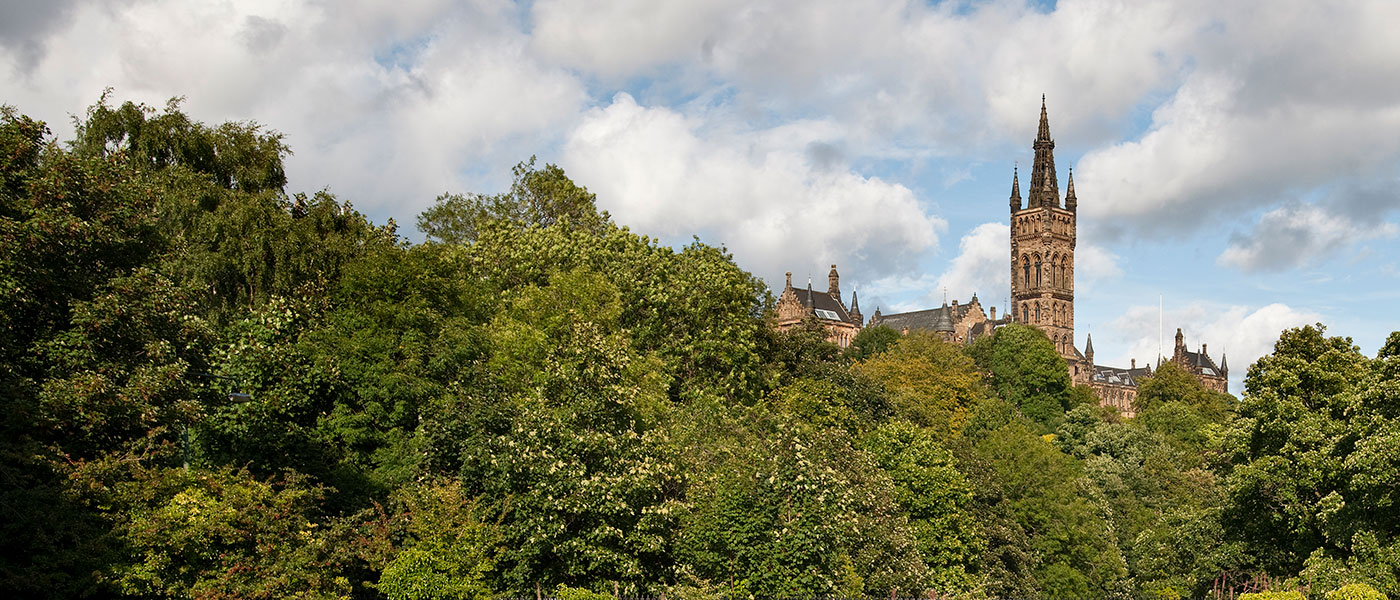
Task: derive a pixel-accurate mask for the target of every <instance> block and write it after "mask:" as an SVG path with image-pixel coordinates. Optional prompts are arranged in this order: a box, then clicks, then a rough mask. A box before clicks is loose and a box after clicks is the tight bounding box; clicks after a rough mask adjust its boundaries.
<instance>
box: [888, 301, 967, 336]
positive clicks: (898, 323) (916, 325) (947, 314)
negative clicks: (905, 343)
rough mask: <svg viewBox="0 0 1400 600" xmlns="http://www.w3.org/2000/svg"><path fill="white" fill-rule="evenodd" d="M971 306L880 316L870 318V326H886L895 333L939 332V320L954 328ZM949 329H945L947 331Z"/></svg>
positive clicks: (964, 305)
mask: <svg viewBox="0 0 1400 600" xmlns="http://www.w3.org/2000/svg"><path fill="white" fill-rule="evenodd" d="M970 307H971V305H968V304H959V305H957V306H944V307H941V308H930V309H928V310H916V311H911V312H906V313H894V314H889V315H885V314H882V315H879V316H876V317H871V318H870V326H871V327H874V326H876V325H884V326H885V327H889V328H890V329H893V330H895V331H903V330H905V329H908V330H910V331H917V330H924V331H939V328H938V327H939V318H940V317H943V318H946V319H948V323H947V324H946V326H947V327H948V328H951V327H952V324H953V323H956V322H958V320H960V319H962V318H963V316H964V315H966V314H967V311H968V310H969V309H970ZM946 330H947V329H945V331H946Z"/></svg>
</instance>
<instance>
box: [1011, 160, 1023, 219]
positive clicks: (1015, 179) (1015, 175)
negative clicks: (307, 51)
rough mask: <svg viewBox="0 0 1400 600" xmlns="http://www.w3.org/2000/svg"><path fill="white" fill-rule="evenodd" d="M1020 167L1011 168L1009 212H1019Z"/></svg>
mask: <svg viewBox="0 0 1400 600" xmlns="http://www.w3.org/2000/svg"><path fill="white" fill-rule="evenodd" d="M1019 172H1020V167H1011V212H1012V214H1015V213H1016V211H1018V210H1021V179H1020V174H1019Z"/></svg>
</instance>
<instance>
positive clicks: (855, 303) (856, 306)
mask: <svg viewBox="0 0 1400 600" xmlns="http://www.w3.org/2000/svg"><path fill="white" fill-rule="evenodd" d="M851 312H853V313H855V314H860V299H859V298H857V297H856V291H855V290H851Z"/></svg>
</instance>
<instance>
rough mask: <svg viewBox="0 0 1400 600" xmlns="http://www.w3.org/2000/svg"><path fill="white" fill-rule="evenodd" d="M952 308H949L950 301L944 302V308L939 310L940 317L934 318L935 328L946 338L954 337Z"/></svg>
mask: <svg viewBox="0 0 1400 600" xmlns="http://www.w3.org/2000/svg"><path fill="white" fill-rule="evenodd" d="M951 312H952V310H951V309H950V308H948V303H947V302H944V303H943V308H942V309H941V310H939V311H938V317H937V318H935V319H934V320H933V330H934V331H935V332H937V333H940V334H942V335H943V339H944V340H952V339H953V317H952V316H951V314H950V313H951Z"/></svg>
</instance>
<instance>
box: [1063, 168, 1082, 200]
mask: <svg viewBox="0 0 1400 600" xmlns="http://www.w3.org/2000/svg"><path fill="white" fill-rule="evenodd" d="M1078 207H1079V198H1076V197H1075V195H1074V167H1072V166H1071V167H1070V168H1069V183H1068V184H1067V185H1066V187H1065V208H1067V209H1069V210H1075V209H1076V208H1078Z"/></svg>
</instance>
